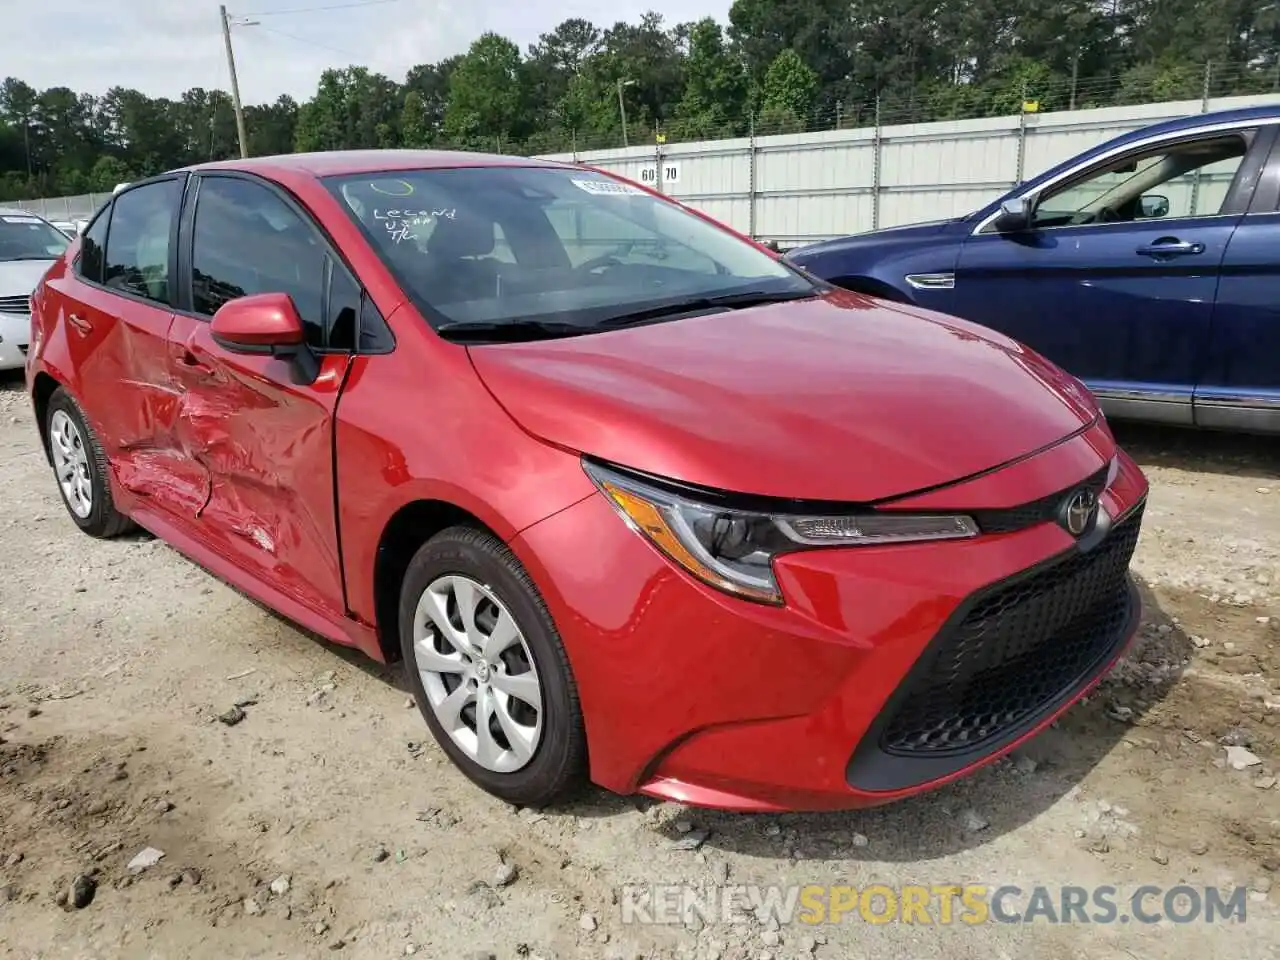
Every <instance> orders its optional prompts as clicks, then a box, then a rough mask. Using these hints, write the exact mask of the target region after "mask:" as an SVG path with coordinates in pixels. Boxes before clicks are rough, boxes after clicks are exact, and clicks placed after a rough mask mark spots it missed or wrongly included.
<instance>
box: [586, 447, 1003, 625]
mask: <svg viewBox="0 0 1280 960" xmlns="http://www.w3.org/2000/svg"><path fill="white" fill-rule="evenodd" d="M583 468H584V469H585V470H586V471H587V475H588V476H589V477H591V479H592V480H593V481H595V484H596V486H598V487H599V488H600V490H601V492H603V493H604V495H605V496H606V497H608V498H609V502H610V503H612V504H613V506H614V509H616V510H617V511H618V513H619V514H620V515H621V516H622V519H623V520H625V521H626V522H627V525H628V526H630V527H631V528H632V529H633V530H635V531H636V532H638V533H640V534H641V535H642V536H644V537H645V538H646V539H647V540H649V542H650V543H652V544H653V545H654V546H655V547H657V548H658V549H659V550H660V551H662V553H664V554H666V556H667V557H669V558H670V559H672V560H674V561H675V562H676V563H678V564H679V565H680V566H682V567H684V569H685V570H687V571H689V573H691V574H693V575H694V576H695V577H697V578H698V579H699V580H701V581H703V582H704V583H708V584H710V585H711V586H713V587H716V588H718V589H720V590H724V591H725V592H726V593H732V594H735V595H737V596H740V597H746V598H747V599H750V600H757V601H760V602H762V603H778V604H780V603H782V592H781V590H779V588H778V582H777V580H776V579H774V576H773V558H774V557H776V556H777V555H778V554H780V553H785V552H788V551H792V550H802V549H806V548H814V547H855V546H865V545H871V544H883V543H908V542H918V541H921V540H956V539H963V538H967V537H973V536H977V534H978V526H977V524H976V523H974V521H973V520H972V518H970V517H965V516H952V515H945V516H944V515H929V514H895V513H872V512H862V513H850V514H847V515H842V516H828V517H823V516H809V515H798V514H783V513H777V514H774V513H756V512H752V511H744V510H737V509H732V508H725V507H722V506H720V505H717V504H714V503H709V502H699V501H698V500H696V499H691V498H690V497H689V496H688V495H685V494H680V493H676V492H674V491H671V490H666V489H664V488H662V487H660V486H657V485H655V484H650V483H646V482H644V481H643V480H639V479H637V478H635V477H633V476H630V475H628V474H625V473H621V472H619V471H617V470H611V469H609V468H608V467H603V466H600V465H599V464H595V463H590V462H587V461H583Z"/></svg>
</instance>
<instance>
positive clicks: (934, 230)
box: [787, 220, 955, 263]
mask: <svg viewBox="0 0 1280 960" xmlns="http://www.w3.org/2000/svg"><path fill="white" fill-rule="evenodd" d="M952 223H955V221H954V220H930V221H929V222H927V223H908V224H904V225H902V226H900V227H885V228H884V229H883V230H868V231H867V232H866V233H854V234H850V235H849V236H847V237H836V238H835V239H834V240H822V241H819V242H818V243H810V244H806V245H805V246H803V247H796V248H795V249H794V250H788V251H787V259H788V260H790V259H793V258H794V259H795V260H796V262H797V263H798V262H801V261H803V260H805V259H808V258H810V257H812V256H813V255H814V254H822V253H828V252H831V251H834V250H851V249H854V248H855V247H864V246H870V245H874V244H880V243H884V242H885V241H886V240H892V241H894V242H899V241H904V240H911V239H913V238H916V237H922V238H923V237H931V236H934V235H935V234H938V233H941V232H942V230H943V229H945V228H946V227H947V226H948V225H949V224H952Z"/></svg>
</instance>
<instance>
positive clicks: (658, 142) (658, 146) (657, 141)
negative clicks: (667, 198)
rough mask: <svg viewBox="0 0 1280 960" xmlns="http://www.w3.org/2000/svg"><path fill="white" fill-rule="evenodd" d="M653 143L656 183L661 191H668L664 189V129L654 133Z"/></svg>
mask: <svg viewBox="0 0 1280 960" xmlns="http://www.w3.org/2000/svg"><path fill="white" fill-rule="evenodd" d="M653 140H654V143H653V162H654V185H655V186H656V187H657V188H658V192H659V193H666V192H667V191H665V190H664V189H662V140H663V137H662V130H661V128H659V130H658V132H657V133H656V134H654V138H653Z"/></svg>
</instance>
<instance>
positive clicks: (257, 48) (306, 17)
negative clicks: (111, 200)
mask: <svg viewBox="0 0 1280 960" xmlns="http://www.w3.org/2000/svg"><path fill="white" fill-rule="evenodd" d="M340 2H341V0H235V2H232V3H229V4H228V5H227V6H228V7H229V8H230V10H231V13H232V14H233V15H237V14H255V15H258V16H257V17H256V19H257V20H258V21H259V26H244V27H237V28H235V29H234V31H233V35H234V36H233V39H234V43H235V50H236V67H237V72H238V74H239V81H240V92H241V95H242V96H243V98H244V100H245V102H246V103H261V102H265V101H270V100H274V99H275V98H276V97H277V96H279V95H280V94H282V93H287V94H289V95H291V96H293V97H295V98H298V99H305V98H307V97H309V96H310V95H311V94H312V93H313V92H314V90H315V85H316V81H317V79H318V78H319V76H320V72H321V71H322V70H324V69H325V68H327V67H344V66H347V65H349V64H352V63H355V64H361V65H364V66H367V67H369V68H370V69H373V70H377V71H378V72H381V73H385V74H387V75H388V76H390V77H392V78H393V79H395V80H402V79H403V78H404V73H405V71H406V70H407V69H408V68H409V67H411V66H413V65H414V64H418V63H432V62H435V61H437V60H441V59H443V58H444V57H447V56H451V55H452V54H455V53H461V52H463V51H465V50H466V48H467V46H468V45H469V44H470V43H471V41H473V40H474V39H475V38H476V37H477V36H479V35H480V34H481V33H483V32H484V31H486V30H494V31H496V32H498V33H501V34H503V35H504V36H507V37H510V38H511V39H512V40H514V41H515V42H516V43H518V44H519V45H520V47H521V48H522V49H524V48H527V46H528V45H529V44H530V43H532V42H534V41H536V40H537V38H538V35H539V34H541V33H545V32H547V31H549V30H551V29H552V28H553V27H555V25H556V24H558V23H560V22H561V21H563V20H566V19H569V18H570V17H581V18H583V19H586V20H590V21H592V22H594V23H596V24H597V25H599V26H602V27H607V26H611V25H612V24H613V23H614V22H616V21H618V20H628V21H632V22H634V21H637V20H638V19H639V18H640V16H641V15H642V14H643V13H644V12H645V11H646V10H650V9H653V10H656V11H657V12H659V13H661V14H663V15H664V17H665V18H666V19H667V20H668V22H670V23H675V22H678V21H681V20H694V19H697V18H699V17H704V16H713V17H716V18H717V19H719V20H721V21H724V20H725V19H726V17H727V10H728V3H729V0H615V2H612V3H609V4H607V5H604V6H601V5H600V4H599V3H588V2H586V0H391V2H385V3H379V4H371V5H370V6H369V7H368V8H367V9H358V8H357V9H351V8H348V9H341V10H328V11H316V12H310V13H296V14H283V13H280V14H275V13H274V11H286V10H294V9H297V8H301V7H322V6H331V5H335V4H338V3H340ZM7 19H8V22H7V23H6V25H5V26H6V31H5V37H4V62H3V64H0V72H3V74H4V75H8V76H15V77H18V78H20V79H22V80H25V81H26V82H27V83H29V84H31V85H32V86H34V87H37V88H44V87H51V86H67V87H71V88H72V89H73V90H76V91H79V92H84V93H93V94H101V93H102V92H104V91H105V90H107V89H108V88H110V87H113V86H122V87H133V88H135V89H138V90H141V91H142V92H144V93H146V94H148V95H150V96H168V97H175V96H177V95H179V94H180V93H182V91H184V90H187V89H189V88H190V87H206V88H210V89H213V88H218V89H224V90H225V89H227V88H228V86H229V83H228V78H227V65H226V54H225V52H224V49H223V44H222V36H221V29H220V27H219V24H218V9H217V4H216V3H213V2H206V0H115V2H114V3H109V4H108V3H102V2H101V0H58V2H49V0H45V2H43V3H37V4H26V5H24V6H23V11H22V15H21V16H19V17H13V18H7Z"/></svg>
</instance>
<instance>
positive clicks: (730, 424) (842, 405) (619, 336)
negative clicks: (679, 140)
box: [470, 291, 1097, 502]
mask: <svg viewBox="0 0 1280 960" xmlns="http://www.w3.org/2000/svg"><path fill="white" fill-rule="evenodd" d="M470 354H471V357H472V362H473V363H474V365H475V368H476V370H477V371H478V373H479V375H480V377H481V378H482V379H483V381H484V382H485V384H486V385H487V386H488V388H489V389H490V391H491V392H492V393H493V395H494V396H495V397H496V398H497V400H498V402H499V403H501V404H502V405H503V406H504V407H505V408H506V410H507V411H508V412H509V413H510V415H511V416H512V417H513V418H514V419H515V420H516V421H517V422H518V423H519V424H520V425H521V426H522V427H523V428H524V429H525V430H527V431H528V432H529V433H531V434H533V435H535V436H537V437H540V438H542V439H543V440H546V441H548V442H550V443H554V444H557V445H559V446H562V447H566V448H568V449H570V450H573V451H575V452H579V453H586V454H590V455H593V456H596V457H599V458H601V459H603V460H608V461H611V462H613V463H616V464H619V465H623V466H628V467H631V468H633V469H637V470H641V471H644V472H647V473H650V474H655V475H660V476H664V477H668V478H671V479H674V480H680V481H684V482H686V483H691V484H698V485H702V486H707V487H714V488H717V489H720V490H727V491H734V492H739V493H747V494H757V495H762V496H772V497H786V498H795V499H815V500H837V501H852V502H869V501H874V500H879V499H882V498H885V497H891V496H895V495H900V494H905V493H910V492H914V491H917V490H921V489H925V488H929V487H934V486H937V485H940V484H946V483H949V482H953V481H956V480H960V479H963V478H965V477H968V476H970V475H972V474H975V473H979V472H981V471H984V470H988V469H990V468H992V467H995V466H999V465H1000V464H1003V463H1006V462H1008V461H1010V460H1014V459H1017V458H1019V457H1022V456H1025V455H1027V454H1029V453H1032V452H1034V451H1036V450H1039V449H1042V448H1044V447H1046V446H1049V445H1052V444H1054V443H1055V442H1057V441H1060V440H1062V439H1064V438H1065V437H1067V436H1070V435H1072V434H1074V433H1076V432H1077V431H1079V430H1080V429H1081V428H1082V427H1084V426H1085V425H1087V424H1089V423H1092V422H1093V421H1094V419H1095V418H1096V417H1097V408H1096V406H1095V405H1094V403H1093V401H1092V400H1091V398H1090V397H1089V395H1088V393H1087V391H1085V390H1084V388H1083V387H1082V386H1081V385H1080V384H1079V382H1078V381H1076V380H1074V379H1073V378H1071V377H1069V376H1067V375H1066V374H1064V373H1062V372H1061V371H1060V370H1059V369H1058V368H1057V367H1054V366H1053V365H1051V364H1049V363H1048V361H1046V360H1044V359H1043V358H1042V357H1040V356H1039V355H1038V354H1035V353H1033V352H1031V351H1028V350H1026V349H1025V348H1023V347H1022V346H1020V345H1019V344H1017V343H1015V342H1014V341H1012V340H1009V339H1007V338H1004V337H1001V336H1000V335H999V334H996V333H993V332H992V331H989V330H986V329H985V328H982V327H979V326H977V325H974V324H970V323H967V322H965V321H962V320H957V319H954V318H951V317H945V316H943V315H941V314H936V313H931V312H929V311H925V310H921V309H918V308H914V307H906V306H898V305H896V304H894V305H888V304H883V303H880V302H878V301H873V300H870V299H868V298H866V297H862V296H860V295H858V294H853V293H846V292H843V291H841V292H836V293H833V294H829V295H827V296H825V297H822V298H817V299H814V300H806V301H799V302H790V303H780V304H771V305H767V306H760V307H752V308H748V309H743V310H736V311H726V312H721V313H715V314H710V315H704V316H698V317H689V318H685V319H680V320H674V321H670V322H666V323H656V324H650V325H646V326H640V327H632V328H629V329H623V330H615V331H609V332H605V333H598V334H590V335H585V336H579V337H570V338H565V339H560V340H551V341H535V342H529V343H516V344H492V345H485V346H476V347H472V348H470Z"/></svg>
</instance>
